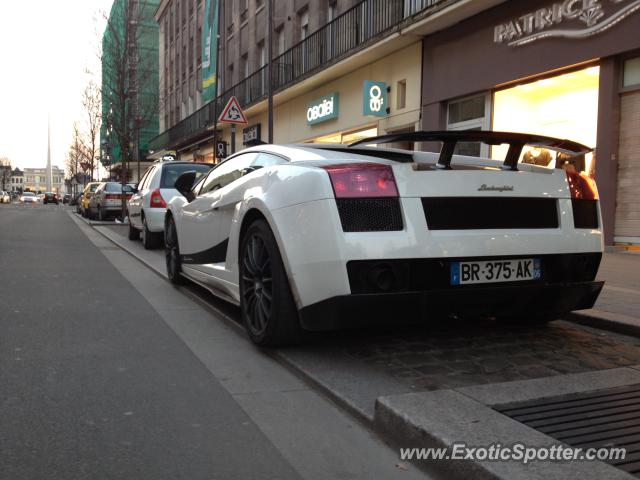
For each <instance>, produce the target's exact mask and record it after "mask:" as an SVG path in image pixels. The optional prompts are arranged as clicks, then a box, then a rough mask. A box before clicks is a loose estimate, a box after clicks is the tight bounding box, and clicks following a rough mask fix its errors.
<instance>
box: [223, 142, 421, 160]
mask: <svg viewBox="0 0 640 480" xmlns="http://www.w3.org/2000/svg"><path fill="white" fill-rule="evenodd" d="M250 152H263V153H273V154H276V155H280V156H284V157H286V158H289V159H290V160H291V161H293V162H296V161H323V160H350V161H353V160H359V161H372V162H380V161H393V162H403V163H410V162H412V161H413V156H414V154H415V152H414V151H412V150H401V149H397V148H379V147H355V148H351V147H349V146H347V145H344V144H325V143H301V144H288V145H273V144H263V145H257V146H255V147H250V148H247V149H245V150H242V151H240V152H238V153H237V154H234V156H236V155H238V154H240V153H250ZM230 158H233V157H230Z"/></svg>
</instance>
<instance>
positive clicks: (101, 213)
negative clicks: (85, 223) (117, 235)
mask: <svg viewBox="0 0 640 480" xmlns="http://www.w3.org/2000/svg"><path fill="white" fill-rule="evenodd" d="M98 220H100V221H101V222H104V211H103V210H102V208H100V205H98Z"/></svg>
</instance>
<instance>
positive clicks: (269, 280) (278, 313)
mask: <svg viewBox="0 0 640 480" xmlns="http://www.w3.org/2000/svg"><path fill="white" fill-rule="evenodd" d="M239 267H240V268H239V270H240V308H241V312H242V320H243V323H244V325H245V328H246V329H247V333H248V334H249V338H250V339H251V341H253V342H254V343H255V344H257V345H260V346H265V347H277V346H284V345H290V344H293V343H296V342H298V341H299V340H300V338H301V335H302V331H301V328H300V322H299V318H298V310H297V308H296V306H295V302H294V300H293V295H292V294H291V289H290V287H289V281H288V278H287V274H286V271H285V269H284V264H283V262H282V257H281V256H280V251H279V250H278V245H277V243H276V240H275V238H274V236H273V233H272V232H271V229H270V228H269V225H268V224H267V223H266V222H265V221H264V220H256V221H255V222H253V223H252V224H251V225H250V226H249V228H248V229H247V231H246V233H245V234H244V236H243V238H242V241H241V249H240V258H239Z"/></svg>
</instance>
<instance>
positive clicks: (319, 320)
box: [300, 282, 604, 331]
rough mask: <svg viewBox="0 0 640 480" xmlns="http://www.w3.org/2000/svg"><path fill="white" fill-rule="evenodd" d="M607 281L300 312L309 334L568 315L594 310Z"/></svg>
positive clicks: (444, 293) (396, 298)
mask: <svg viewBox="0 0 640 480" xmlns="http://www.w3.org/2000/svg"><path fill="white" fill-rule="evenodd" d="M603 285H604V282H574V283H551V284H549V283H546V284H527V285H509V286H500V285H490V286H487V285H482V286H475V285H474V286H472V287H462V288H453V287H451V288H445V289H437V290H427V291H412V292H398V293H382V294H381V293H375V294H352V295H341V296H336V297H332V298H329V299H326V300H323V301H321V302H318V303H315V304H313V305H309V306H307V307H304V308H302V309H301V310H300V322H301V325H302V327H303V328H304V329H306V330H316V331H319V330H334V329H341V328H347V327H362V326H367V325H371V324H372V323H373V322H376V323H380V322H384V323H387V324H390V323H400V322H402V321H409V320H417V319H428V318H429V317H430V316H434V317H437V316H442V315H459V316H475V317H482V316H495V317H516V319H517V316H518V315H521V316H522V317H525V316H527V315H531V314H536V315H538V314H540V315H558V316H560V315H562V314H565V313H568V312H571V311H573V310H582V309H586V308H591V307H593V305H594V303H595V301H596V300H597V298H598V295H599V294H600V291H601V290H602V287H603Z"/></svg>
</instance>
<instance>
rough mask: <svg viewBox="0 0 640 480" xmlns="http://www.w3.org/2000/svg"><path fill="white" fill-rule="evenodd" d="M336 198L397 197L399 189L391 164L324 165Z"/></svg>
mask: <svg viewBox="0 0 640 480" xmlns="http://www.w3.org/2000/svg"><path fill="white" fill-rule="evenodd" d="M324 169H325V170H326V171H327V172H328V173H329V178H330V179H331V185H332V186H333V192H334V194H335V196H336V198H381V197H397V196H398V189H397V187H396V181H395V178H394V176H393V170H392V169H391V167H390V166H389V165H382V164H379V163H345V164H339V165H329V166H326V167H324Z"/></svg>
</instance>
